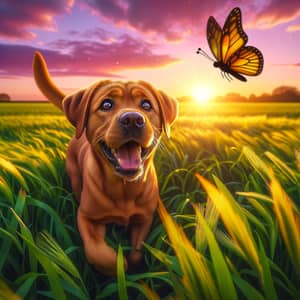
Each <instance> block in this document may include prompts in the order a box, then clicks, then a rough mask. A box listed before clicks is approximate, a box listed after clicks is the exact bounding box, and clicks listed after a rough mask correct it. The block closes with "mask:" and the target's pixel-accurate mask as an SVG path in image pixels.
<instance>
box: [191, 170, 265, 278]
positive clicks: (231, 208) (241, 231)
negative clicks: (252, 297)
mask: <svg viewBox="0 0 300 300" xmlns="http://www.w3.org/2000/svg"><path fill="white" fill-rule="evenodd" d="M196 177H197V178H198V180H199V181H200V182H201V184H202V185H203V187H204V189H205V190H206V192H207V194H208V196H209V198H210V199H211V200H212V201H213V202H214V204H215V205H216V208H217V209H218V211H219V213H220V217H221V219H222V221H223V223H224V225H225V227H226V229H227V231H228V233H229V235H230V237H231V239H232V241H233V242H234V244H235V245H236V247H237V248H238V249H239V250H240V252H241V253H243V255H244V258H245V259H246V260H247V261H248V262H249V263H250V265H251V266H252V267H254V268H255V269H256V270H257V271H258V273H259V274H260V275H261V274H262V269H261V265H260V262H259V257H258V254H257V253H258V251H257V246H256V244H255V241H254V238H253V235H252V232H251V230H250V226H249V224H248V222H247V219H246V217H245V216H244V214H243V211H242V209H241V207H240V206H239V205H238V204H237V203H236V202H235V201H234V199H233V198H232V196H231V197H228V193H229V191H228V190H227V191H226V192H225V193H223V192H222V191H220V190H218V189H217V188H216V187H215V186H214V185H213V184H211V183H210V182H209V181H207V180H206V179H205V178H203V177H202V176H201V175H199V174H196ZM224 188H225V187H223V189H224ZM225 194H227V196H226V195H225Z"/></svg>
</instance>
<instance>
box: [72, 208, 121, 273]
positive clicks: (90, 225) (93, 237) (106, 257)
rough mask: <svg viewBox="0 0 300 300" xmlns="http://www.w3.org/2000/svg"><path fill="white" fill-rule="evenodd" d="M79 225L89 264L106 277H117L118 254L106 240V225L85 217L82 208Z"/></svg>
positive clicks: (78, 217) (79, 214)
mask: <svg viewBox="0 0 300 300" xmlns="http://www.w3.org/2000/svg"><path fill="white" fill-rule="evenodd" d="M77 224H78V229H79V232H80V235H81V238H82V240H83V244H84V251H85V255H86V257H87V260H88V262H89V263H90V264H92V265H94V266H95V267H96V268H97V269H98V270H99V271H100V272H101V273H103V274H105V275H109V276H114V275H116V274H117V254H116V252H115V251H114V250H113V249H112V248H111V247H109V246H108V245H107V244H106V242H105V240H104V237H105V231H106V227H105V225H104V224H102V223H100V222H97V221H94V220H91V219H89V218H87V217H86V216H84V215H83V214H82V213H81V211H80V207H79V209H78V214H77ZM125 263H126V262H125ZM125 267H126V266H125Z"/></svg>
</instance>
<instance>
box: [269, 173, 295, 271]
mask: <svg viewBox="0 0 300 300" xmlns="http://www.w3.org/2000/svg"><path fill="white" fill-rule="evenodd" d="M270 190H271V194H272V197H273V200H274V205H273V208H274V212H275V215H276V218H277V220H278V224H279V229H280V233H281V235H282V238H283V240H284V242H285V245H286V247H287V250H288V253H289V256H290V258H291V260H292V262H293V265H294V267H295V270H296V272H297V273H298V275H299V276H300V214H299V213H298V212H297V211H296V210H295V208H294V205H293V202H292V201H291V199H290V198H289V196H288V195H287V194H286V193H285V191H284V190H283V189H282V187H281V185H280V183H279V182H278V180H277V179H276V178H275V177H274V176H273V177H272V178H271V183H270Z"/></svg>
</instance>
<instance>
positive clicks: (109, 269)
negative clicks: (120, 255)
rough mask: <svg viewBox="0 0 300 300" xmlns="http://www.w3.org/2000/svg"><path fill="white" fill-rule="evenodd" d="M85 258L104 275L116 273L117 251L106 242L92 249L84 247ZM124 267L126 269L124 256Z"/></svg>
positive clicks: (114, 274)
mask: <svg viewBox="0 0 300 300" xmlns="http://www.w3.org/2000/svg"><path fill="white" fill-rule="evenodd" d="M85 254H86V257H87V260H88V262H89V263H90V264H92V265H93V266H94V267H95V268H96V269H97V270H98V271H99V272H100V273H102V274H104V275H106V276H116V275H117V253H116V252H115V250H114V249H113V248H111V247H109V246H108V245H106V244H101V245H98V246H97V247H96V248H94V249H91V248H89V249H85ZM124 269H125V271H126V270H127V261H126V259H125V258H124Z"/></svg>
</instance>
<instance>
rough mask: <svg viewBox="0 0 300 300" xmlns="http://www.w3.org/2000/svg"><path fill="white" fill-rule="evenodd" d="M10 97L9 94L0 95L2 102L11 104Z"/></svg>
mask: <svg viewBox="0 0 300 300" xmlns="http://www.w3.org/2000/svg"><path fill="white" fill-rule="evenodd" d="M10 100H11V99H10V96H9V95H8V94H5V93H0V102H9V101H10Z"/></svg>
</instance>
